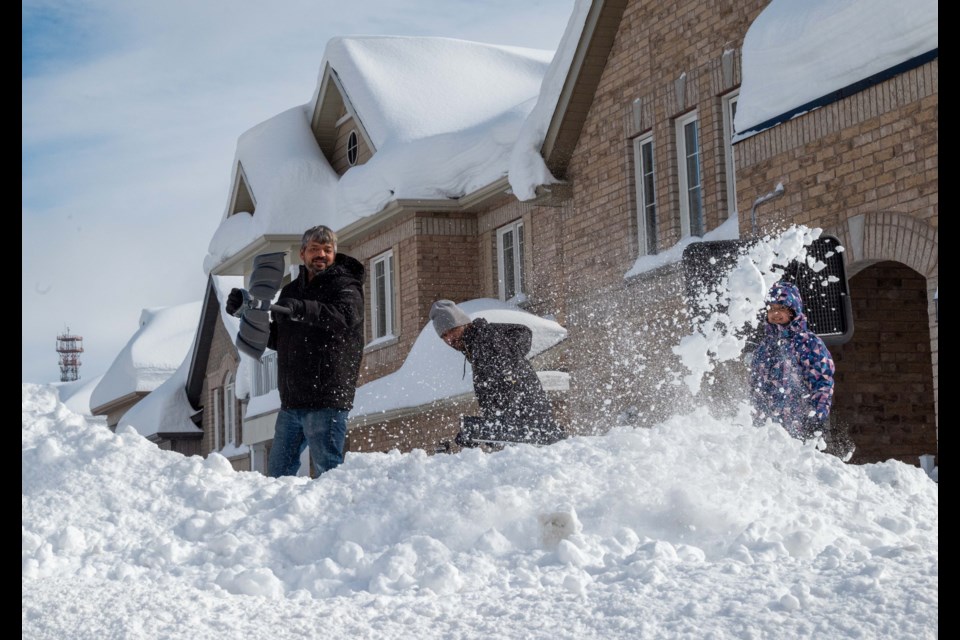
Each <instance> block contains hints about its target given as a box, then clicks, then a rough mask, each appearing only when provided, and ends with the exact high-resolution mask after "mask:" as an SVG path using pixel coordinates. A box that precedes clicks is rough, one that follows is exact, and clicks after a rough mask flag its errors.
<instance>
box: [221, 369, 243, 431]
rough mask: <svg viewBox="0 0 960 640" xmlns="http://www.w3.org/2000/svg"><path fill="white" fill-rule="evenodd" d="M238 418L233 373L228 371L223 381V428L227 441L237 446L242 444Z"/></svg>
mask: <svg viewBox="0 0 960 640" xmlns="http://www.w3.org/2000/svg"><path fill="white" fill-rule="evenodd" d="M238 422H239V421H238V420H237V394H236V387H235V385H234V379H233V374H232V373H228V374H227V379H226V380H225V381H224V383H223V428H224V434H225V436H226V437H225V439H224V440H225V443H226V444H231V445H234V446H237V445H239V444H240V438H239V435H240V433H239V432H240V429H239V428H238V427H239V424H238Z"/></svg>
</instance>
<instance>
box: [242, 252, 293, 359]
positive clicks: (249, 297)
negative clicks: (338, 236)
mask: <svg viewBox="0 0 960 640" xmlns="http://www.w3.org/2000/svg"><path fill="white" fill-rule="evenodd" d="M285 256H286V252H283V251H279V252H277V253H261V254H260V255H258V256H257V257H256V258H254V259H253V273H251V274H250V289H249V290H247V289H241V291H242V292H243V305H241V306H240V308H239V309H237V311H236V313H234V314H233V315H235V316H237V317H238V318H240V331H239V332H238V333H237V340H236V345H237V349H238V350H240V351H241V352H242V353H245V354H247V355H248V356H250V357H251V358H255V359H256V360H259V359H260V357H261V356H262V355H263V352H264V351H265V350H266V348H267V339H268V338H269V337H270V314H269V312H270V311H273V312H274V313H285V314H289V313H290V310H289V309H287V308H286V307H284V306H280V305H276V304H271V301H272V300H273V297H274V296H275V295H276V294H277V290H278V289H279V288H280V285H281V283H282V282H283V268H284V257H285Z"/></svg>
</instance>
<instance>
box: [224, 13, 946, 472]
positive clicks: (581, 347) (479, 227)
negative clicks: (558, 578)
mask: <svg viewBox="0 0 960 640" xmlns="http://www.w3.org/2000/svg"><path fill="white" fill-rule="evenodd" d="M767 6H768V3H767V2H765V1H762V0H757V1H743V2H737V3H719V2H705V1H703V0H687V1H682V2H678V3H671V4H669V5H664V4H662V3H660V4H658V3H652V2H646V1H639V0H637V1H630V0H606V1H602V0H595V1H593V2H586V1H581V2H578V3H577V4H576V6H575V8H574V14H573V16H572V18H571V23H570V26H569V27H568V30H567V33H566V34H565V36H564V41H563V42H562V43H561V46H560V50H559V52H558V54H557V57H556V59H555V60H554V61H553V63H552V65H551V67H550V70H549V71H547V72H546V78H545V79H544V81H543V87H542V90H541V93H540V101H539V102H538V104H537V105H536V107H534V108H533V111H532V112H531V114H530V115H529V116H527V121H526V122H525V123H524V125H523V128H521V129H520V130H519V132H515V134H514V135H515V142H517V146H518V148H520V147H522V145H524V144H527V143H528V142H529V141H530V139H533V140H534V142H535V145H534V146H532V147H531V148H530V149H529V150H528V155H529V154H532V155H533V156H536V159H539V161H540V162H542V164H543V165H544V168H545V169H546V170H547V171H545V172H544V174H543V176H544V177H543V179H542V180H540V182H538V183H537V184H531V183H530V181H529V179H527V178H528V176H526V175H524V176H521V177H520V179H518V178H517V176H516V175H515V173H516V172H515V171H514V169H513V168H511V170H510V173H509V175H507V172H506V170H505V165H502V164H501V165H499V169H498V172H492V173H488V174H484V175H485V176H487V178H488V179H484V180H475V181H473V183H471V184H467V185H465V186H464V187H463V188H462V189H461V190H459V191H457V192H456V193H455V194H449V193H442V194H431V193H430V192H429V190H424V189H421V190H417V189H410V190H408V191H404V190H403V189H400V190H398V191H395V192H394V191H391V192H390V193H389V194H387V195H384V194H382V193H381V194H379V195H378V194H377V193H376V192H374V191H372V190H371V191H369V192H367V193H365V195H366V196H369V201H374V202H376V206H374V207H373V208H372V209H369V208H368V209H367V210H366V211H365V212H361V211H360V209H358V208H354V209H351V205H350V201H349V197H347V201H348V202H347V206H346V207H344V205H343V201H344V199H343V198H341V200H340V201H339V204H338V203H331V201H330V200H329V199H327V198H329V192H328V191H324V190H323V189H319V188H318V192H317V193H316V195H315V198H314V199H315V200H316V201H317V202H320V203H323V204H330V206H333V207H334V208H335V210H337V211H339V212H340V213H341V214H344V217H343V219H342V220H341V221H340V223H339V224H338V225H336V227H337V229H338V233H339V235H340V248H341V251H344V252H346V253H349V254H350V255H353V256H354V257H356V258H357V259H359V260H361V262H363V263H364V265H365V266H366V268H367V270H368V278H369V282H368V284H367V287H366V291H365V293H366V299H367V304H368V308H367V326H366V329H365V330H366V332H367V338H368V344H367V348H366V350H365V354H364V361H363V368H362V374H361V375H362V377H361V383H366V382H371V381H374V380H379V379H382V378H384V377H385V376H390V375H391V374H395V373H397V372H398V371H400V369H401V365H402V364H403V363H404V361H405V359H406V358H407V357H408V356H409V354H410V352H411V349H412V348H413V347H414V345H415V343H416V340H417V338H418V337H419V335H420V332H421V330H422V329H423V327H424V326H425V325H426V324H427V314H428V311H429V308H430V305H431V304H432V302H433V301H434V300H436V299H438V298H452V299H454V300H457V301H462V300H472V299H481V298H491V299H499V300H501V301H510V302H512V303H514V304H516V305H519V307H520V308H522V309H525V310H527V311H529V312H530V313H532V314H534V315H536V316H541V317H550V318H553V319H555V320H556V321H557V322H558V323H559V324H560V325H562V326H563V327H564V328H565V329H566V331H567V337H566V339H565V340H563V341H562V342H560V343H558V344H556V345H554V346H552V347H551V348H550V349H547V350H546V351H544V352H543V353H541V354H540V355H538V356H537V359H535V366H536V368H538V369H554V370H560V371H563V372H569V378H568V381H569V385H568V387H569V391H568V392H566V393H563V392H561V391H560V389H558V390H557V391H554V392H553V393H554V395H555V397H556V398H557V406H558V408H559V409H560V410H561V413H562V415H563V417H564V421H565V423H566V424H567V426H568V429H569V430H571V431H573V432H577V433H593V432H597V431H602V430H603V429H605V428H608V427H609V426H611V425H614V424H618V423H624V424H636V425H647V424H654V423H656V422H657V421H659V420H661V419H663V418H665V417H667V416H669V415H673V414H674V413H675V412H676V411H677V410H678V408H682V407H684V406H692V403H693V402H695V399H694V398H692V397H691V396H690V393H689V391H688V390H687V389H686V387H685V386H684V385H683V384H681V383H680V379H681V377H682V375H683V370H682V367H681V366H680V364H679V362H678V359H677V358H676V356H675V355H674V354H673V353H672V352H671V350H670V346H671V345H674V344H676V342H677V340H678V338H679V337H680V336H682V335H684V334H685V333H686V332H688V331H689V329H690V324H689V323H690V319H689V317H688V313H687V308H686V304H685V302H684V299H683V295H682V292H683V290H684V283H683V273H682V264H681V260H680V256H681V254H680V251H678V248H682V247H683V246H684V244H685V243H690V242H692V241H696V240H697V239H699V238H703V239H712V238H730V237H733V238H736V237H740V238H748V237H751V236H752V235H754V234H756V233H768V232H776V231H778V230H780V229H782V228H784V227H786V226H787V225H789V224H794V223H799V224H805V225H808V226H812V227H821V228H823V229H824V230H825V232H826V233H829V234H832V235H835V236H837V237H838V238H840V240H841V241H842V243H843V244H844V246H845V248H846V251H845V253H844V258H845V261H846V269H847V273H848V275H849V276H850V279H849V285H850V293H851V297H852V301H853V307H854V322H855V330H854V337H853V338H852V340H851V341H850V342H848V343H847V344H844V345H836V346H832V347H831V350H832V351H833V353H834V356H835V359H836V361H837V368H838V374H837V390H836V400H835V418H836V419H837V420H843V421H845V422H846V423H847V424H849V426H850V430H851V433H852V435H853V437H854V440H855V442H856V444H857V453H856V457H855V458H854V460H853V461H854V462H873V461H879V460H885V459H887V458H891V457H893V458H898V459H900V460H903V461H905V462H908V463H911V464H916V463H917V460H918V456H919V455H922V454H928V453H933V454H937V452H938V440H937V389H938V386H937V379H938V377H937V323H936V313H935V303H934V295H935V292H936V291H937V284H938V280H937V265H938V254H937V246H938V245H937V243H938V237H937V178H938V158H937V130H938V116H937V108H938V99H937V95H938V93H937V56H936V51H935V50H934V51H933V53H932V54H930V53H928V54H927V57H925V58H923V57H921V58H918V59H916V60H913V61H912V63H911V64H909V65H901V64H898V65H895V66H894V67H892V68H890V69H886V70H884V72H883V73H880V74H878V75H877V76H876V77H874V78H871V79H869V80H870V81H869V82H859V83H857V84H856V86H854V87H850V88H847V89H846V90H845V91H842V92H836V93H832V94H830V95H829V96H822V97H820V96H818V100H819V102H817V104H816V105H815V106H816V108H815V109H813V110H810V111H809V112H808V113H800V112H799V111H796V110H795V109H793V108H795V107H802V106H804V105H802V104H795V105H791V109H788V110H786V111H785V112H783V113H776V114H772V116H775V117H772V118H771V120H770V122H765V123H758V122H754V123H748V126H753V125H757V124H764V127H763V128H762V130H759V129H758V130H756V131H749V130H748V127H745V126H742V125H741V127H740V128H741V129H744V132H743V133H740V132H738V131H737V130H736V126H735V125H736V124H737V123H738V119H737V106H738V103H739V101H740V90H741V85H742V84H743V82H744V76H743V69H744V52H743V47H744V42H745V37H746V36H747V34H748V33H749V31H750V29H751V28H753V26H754V25H755V23H756V21H757V20H758V18H759V17H760V16H761V15H762V14H763V13H764V10H765V9H766V8H767ZM339 44H340V45H344V44H350V45H352V44H353V43H349V42H341V43H339ZM747 53H748V54H749V51H748V52H747ZM747 62H749V58H748V60H747ZM341 63H342V59H341ZM351 69H352V67H350V65H341V66H340V67H339V68H338V65H337V63H336V61H334V62H332V63H329V64H328V65H327V66H325V67H324V69H323V70H322V72H321V77H320V82H319V84H318V90H317V93H316V94H315V96H314V100H313V101H312V103H311V104H310V105H308V110H307V111H308V113H307V123H308V125H307V126H309V131H310V134H311V141H315V143H316V147H317V149H318V151H303V154H304V155H309V154H314V153H315V154H316V155H317V157H316V158H314V160H311V162H314V161H315V162H316V164H318V165H323V167H322V168H321V169H316V170H315V171H314V174H315V176H316V181H317V182H319V183H322V182H323V181H329V180H331V179H332V180H333V181H335V182H336V183H337V185H338V187H337V188H339V189H341V195H343V193H344V190H346V193H347V194H348V196H349V194H352V193H355V190H354V188H355V187H357V186H358V183H357V182H356V180H358V179H359V180H362V179H363V177H364V176H369V175H370V173H369V172H368V171H367V170H368V169H369V170H371V171H372V170H374V165H375V164H376V162H374V160H376V161H377V162H379V163H380V164H379V165H377V166H379V167H381V169H380V170H382V167H384V166H387V167H390V166H391V162H393V163H394V165H393V166H395V163H396V159H397V157H398V156H397V155H395V154H397V153H398V151H397V149H398V148H402V147H403V145H400V146H399V147H397V146H394V147H390V146H389V145H388V144H386V140H385V138H384V136H383V135H382V131H381V132H379V133H378V131H377V128H378V126H379V124H380V123H382V121H383V120H384V119H385V118H386V116H384V115H383V114H382V113H378V112H377V111H376V110H375V109H367V110H366V111H365V110H364V107H365V106H366V105H365V104H364V99H363V96H364V95H365V94H364V91H362V90H360V91H358V90H357V88H356V87H354V88H351V86H350V82H351V81H352V80H355V79H356V75H350V73H349V72H350V71H351ZM353 71H354V72H357V71H360V76H361V77H362V76H363V74H362V70H357V69H353ZM858 80H867V79H858ZM451 82H452V81H451ZM367 89H369V87H368V88H367ZM428 119H429V118H428ZM528 125H530V126H529V129H528V128H527V127H528ZM537 127H540V130H542V135H540V137H536V136H535V135H534V136H533V138H530V137H529V136H528V135H527V134H528V133H529V131H530V130H534V131H536V130H538V129H537ZM298 140H300V141H298V142H297V144H301V141H302V137H300V138H298ZM418 143H422V140H412V141H406V142H405V143H404V144H406V145H408V146H410V145H416V144H418ZM521 151H522V149H521ZM378 155H379V156H380V158H377V156H378ZM319 156H322V158H320V157H319ZM514 157H516V150H515V152H514ZM440 160H441V162H440V163H439V164H438V165H437V166H436V167H431V168H434V169H435V170H436V171H437V172H438V173H439V174H442V172H443V170H444V168H445V167H443V166H442V164H443V162H444V161H447V160H449V158H448V157H444V158H441V159H440ZM249 164H250V165H251V166H249V167H248V166H247V165H248V162H247V161H246V160H244V159H243V158H241V157H240V154H239V153H238V162H237V164H236V167H235V187H234V190H233V194H232V198H231V204H230V206H229V207H228V213H227V214H226V215H225V222H226V223H227V224H229V221H230V217H231V216H232V215H235V214H251V215H250V216H249V217H250V218H252V219H254V220H255V219H256V218H257V216H258V215H260V213H259V212H260V211H261V209H262V208H263V207H265V206H268V205H266V204H264V203H267V202H268V200H269V198H268V197H267V196H263V195H260V194H266V193H268V192H269V191H270V189H269V188H265V187H263V186H262V185H263V184H264V183H263V182H261V183H260V184H261V186H259V187H258V178H257V177H256V175H255V174H256V173H257V171H255V170H253V167H252V165H253V164H255V158H251V159H250V160H249ZM511 167H514V165H513V164H511ZM248 169H250V170H248ZM358 169H359V170H360V171H358ZM519 173H521V174H522V173H523V172H522V171H521V172H519ZM550 175H552V176H553V178H552V179H551V178H550ZM357 176H359V178H356V177H357ZM442 182H443V180H442V179H438V181H437V183H438V184H439V183H442ZM371 184H372V183H370V182H366V183H363V182H360V183H359V185H360V186H370V185H371ZM778 184H781V185H782V186H783V195H782V196H780V197H779V198H777V199H775V200H771V201H769V202H765V203H763V204H760V205H758V204H757V202H758V200H759V199H761V198H763V197H764V196H765V195H767V194H770V193H771V190H772V189H773V188H774V187H775V186H776V185H778ZM402 186H407V185H402ZM420 186H421V187H422V186H423V185H420ZM297 188H306V187H304V186H303V185H302V184H298V186H297ZM319 208H320V209H322V206H321V207H319ZM254 209H256V212H254ZM313 209H314V210H317V209H318V208H317V207H314V208H313ZM345 209H346V210H345ZM738 212H739V213H738ZM747 212H750V214H751V215H750V216H748V215H747ZM285 213H286V212H285ZM754 214H755V217H756V223H754V221H753V217H754ZM298 215H299V216H300V217H299V218H298V217H297V216H298ZM286 219H287V220H292V222H289V223H288V224H286V223H285V224H286V226H285V227H283V228H277V229H267V230H266V231H262V232H261V233H259V235H257V236H256V237H255V238H254V239H252V240H251V241H250V242H249V243H248V244H247V245H246V246H245V247H244V248H243V249H242V250H240V251H238V252H235V253H233V254H232V255H230V256H229V257H226V258H225V259H221V260H220V261H219V262H218V263H217V266H215V267H214V268H213V270H212V271H211V272H212V273H232V274H236V275H249V266H250V261H251V260H252V257H253V256H254V255H256V254H258V253H263V252H265V251H268V250H283V251H287V252H288V253H289V255H291V256H296V242H297V238H298V237H299V231H300V230H302V229H303V228H306V227H307V226H310V224H316V223H317V222H322V220H313V219H311V218H309V216H307V215H306V214H295V215H289V216H287V217H286ZM308 220H310V222H309V224H308V223H307V221H308ZM266 227H269V223H268V224H267V225H266ZM266 227H264V228H266ZM878 311H879V312H880V313H877V312H878ZM266 377H269V376H266ZM745 380H746V369H745V367H744V366H743V363H741V362H733V363H728V364H727V365H725V367H724V368H722V369H721V370H719V371H718V372H717V374H716V375H715V377H714V378H713V379H712V380H710V381H709V382H710V384H708V385H707V386H706V388H705V390H704V392H703V393H704V394H705V395H706V396H708V398H709V401H710V402H711V404H712V405H714V406H717V407H723V406H724V405H725V403H726V402H727V401H728V400H730V399H734V398H736V397H741V398H742V397H743V390H744V387H745ZM563 388H566V387H565V386H564V387H563ZM471 403H472V399H471V398H469V396H458V397H451V398H447V399H445V400H444V401H443V402H432V403H430V404H429V405H428V406H427V405H424V406H413V407H406V408H404V409H403V410H398V411H393V412H381V413H379V414H376V413H372V414H363V413H354V414H352V415H351V421H350V433H349V436H348V439H349V447H350V450H353V451H362V450H385V449H389V448H399V449H401V450H409V449H411V448H413V447H421V448H424V449H426V450H428V451H431V450H435V449H436V448H437V446H438V443H440V442H442V441H444V440H446V439H447V438H449V436H450V435H451V430H452V428H453V425H455V423H456V416H458V415H460V414H461V413H463V412H470V411H472V410H473V407H472V405H471ZM271 415H272V414H271V413H270V411H266V412H264V413H262V414H258V413H256V412H250V411H249V408H248V410H247V418H245V420H244V426H243V429H244V436H243V437H244V443H246V444H250V445H251V446H255V445H256V443H265V442H268V437H269V436H270V435H271V434H272V417H271ZM248 425H249V427H248ZM254 468H256V465H255V466H254Z"/></svg>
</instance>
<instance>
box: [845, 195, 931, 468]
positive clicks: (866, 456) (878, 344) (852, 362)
mask: <svg viewBox="0 0 960 640" xmlns="http://www.w3.org/2000/svg"><path fill="white" fill-rule="evenodd" d="M826 231H827V233H830V234H832V235H835V236H836V237H837V238H839V239H840V242H841V244H842V245H843V247H844V249H845V252H844V258H845V261H846V268H847V276H848V280H849V285H850V296H851V301H852V303H853V311H854V314H853V315H854V335H853V338H852V339H851V340H850V342H848V343H846V344H844V345H839V346H836V347H833V348H832V349H831V351H832V352H833V355H834V360H835V361H836V364H837V376H836V378H837V387H836V396H835V399H834V414H833V415H834V419H835V420H837V421H839V422H842V423H844V424H846V425H847V426H848V427H849V429H850V432H851V433H850V435H851V437H852V438H853V440H854V442H855V443H856V444H857V452H856V454H855V455H854V458H853V461H854V462H877V461H881V460H886V459H889V458H896V459H899V460H902V461H904V462H907V463H909V464H914V465H916V464H918V463H919V456H920V455H923V454H931V453H932V454H934V455H937V456H938V457H939V444H938V440H939V439H938V426H937V425H938V422H939V420H938V416H939V411H938V407H939V401H938V399H939V393H938V391H939V389H938V370H937V360H938V353H937V344H938V341H937V338H938V328H937V316H936V304H935V299H934V296H935V293H936V291H937V286H938V265H939V251H938V232H937V229H936V228H934V227H932V226H930V225H929V224H928V223H927V222H925V221H923V220H920V219H918V218H915V217H912V216H908V215H904V214H900V213H892V212H881V213H874V214H865V215H858V216H854V217H851V218H849V219H847V220H846V221H845V222H844V223H842V224H841V225H840V227H839V228H836V229H828V230H826Z"/></svg>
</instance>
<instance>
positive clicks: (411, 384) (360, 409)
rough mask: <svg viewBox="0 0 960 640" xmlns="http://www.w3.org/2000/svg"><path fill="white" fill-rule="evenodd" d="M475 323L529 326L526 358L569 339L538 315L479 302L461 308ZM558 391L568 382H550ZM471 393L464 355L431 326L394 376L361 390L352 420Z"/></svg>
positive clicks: (489, 301) (470, 372)
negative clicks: (482, 319) (481, 319)
mask: <svg viewBox="0 0 960 640" xmlns="http://www.w3.org/2000/svg"><path fill="white" fill-rule="evenodd" d="M457 304H458V306H459V307H460V308H461V309H463V310H464V312H465V313H466V314H467V315H469V316H470V317H471V318H485V319H487V320H488V321H490V322H504V323H515V324H525V325H527V326H528V327H530V329H531V330H532V331H533V344H532V345H531V347H530V353H529V354H528V356H527V357H530V358H532V357H534V356H536V355H538V354H540V353H543V352H544V351H546V350H547V349H549V348H550V347H553V346H554V345H556V344H558V343H559V342H560V341H561V340H563V339H564V338H566V336H567V330H566V329H564V328H563V327H561V326H560V325H559V324H557V323H556V322H554V321H553V320H548V319H546V318H541V317H539V316H535V315H533V314H532V313H528V312H526V311H523V310H521V309H519V308H518V307H516V306H515V305H512V304H510V303H507V302H501V301H500V300H494V299H492V298H480V299H477V300H469V301H467V302H460V303H457ZM549 380H550V381H552V382H553V383H555V384H556V385H557V386H560V387H563V386H564V382H565V381H558V380H555V379H553V378H549ZM472 391H473V369H472V368H471V366H470V363H469V362H466V361H465V358H464V356H463V354H462V353H460V352H459V351H456V350H454V349H451V348H450V347H449V346H447V345H446V344H445V343H444V342H443V340H441V339H440V337H439V336H438V335H437V332H436V330H435V329H434V328H433V325H432V324H431V323H427V325H426V326H425V327H424V328H423V329H422V330H421V331H420V335H419V336H418V337H417V340H416V342H414V343H413V348H411V349H410V353H409V355H407V358H406V360H404V362H403V365H402V366H401V367H400V368H399V369H398V370H397V371H395V372H393V373H391V374H390V375H387V376H384V377H382V378H378V379H377V380H374V381H372V382H368V383H367V384H365V385H363V386H362V387H360V388H359V389H357V396H356V399H355V400H354V408H353V411H351V413H350V415H351V416H361V415H368V414H372V413H379V412H384V411H390V410H392V409H398V408H403V407H416V406H420V405H423V404H428V403H430V402H434V401H436V400H441V399H443V398H451V397H454V396H458V395H461V394H465V393H470V392H472Z"/></svg>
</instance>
